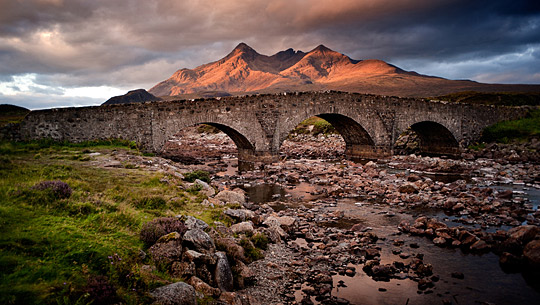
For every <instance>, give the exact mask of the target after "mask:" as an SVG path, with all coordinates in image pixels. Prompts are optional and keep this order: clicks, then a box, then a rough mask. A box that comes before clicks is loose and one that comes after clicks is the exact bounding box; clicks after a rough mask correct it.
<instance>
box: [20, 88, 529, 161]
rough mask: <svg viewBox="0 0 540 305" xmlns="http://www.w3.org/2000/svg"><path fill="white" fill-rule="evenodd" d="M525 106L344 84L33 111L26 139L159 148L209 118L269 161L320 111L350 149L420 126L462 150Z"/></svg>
mask: <svg viewBox="0 0 540 305" xmlns="http://www.w3.org/2000/svg"><path fill="white" fill-rule="evenodd" d="M526 112H527V110H526V109H524V108H516V107H494V106H483V105H470V104H459V103H449V102H441V101H427V100H424V99H417V98H399V97H388V96H376V95H365V94H356V93H344V92H333V91H331V92H298V93H282V94H268V95H252V96H239V97H226V98H220V99H219V98H218V99H198V100H182V101H169V102H147V103H140V104H121V105H110V106H94V107H80V108H59V109H48V110H38V111H32V112H31V113H30V114H29V115H28V116H27V117H26V118H25V119H24V120H23V122H22V123H21V135H22V137H23V138H25V139H42V138H52V139H54V140H68V141H73V142H79V141H86V140H93V139H110V138H122V139H127V140H133V141H136V142H137V143H139V145H141V146H142V147H143V149H144V150H145V151H150V152H155V153H159V152H160V151H161V150H162V148H163V147H164V144H165V143H166V141H167V140H168V139H170V138H171V137H172V136H173V135H174V134H176V133H178V132H179V131H181V130H182V129H183V128H186V127H189V126H194V125H197V124H203V123H204V124H209V125H212V126H215V127H217V128H219V129H220V130H222V131H224V132H225V133H226V134H227V135H229V136H230V137H231V139H232V140H233V141H234V143H236V146H237V147H238V159H239V161H240V162H246V163H248V164H249V163H257V162H262V163H268V162H272V161H275V160H276V159H277V158H278V156H279V149H280V146H281V144H282V143H283V141H284V140H285V139H286V137H287V135H288V134H289V132H290V131H291V130H293V129H294V128H295V127H296V126H297V125H298V124H299V123H300V122H302V121H303V120H305V119H307V118H310V117H312V116H318V117H321V118H323V119H325V120H327V121H328V122H330V123H331V124H332V125H333V126H334V127H335V129H336V130H337V131H338V132H339V133H340V134H341V135H342V136H343V139H344V140H345V143H346V155H347V156H348V157H351V158H368V159H373V158H378V157H382V156H388V155H391V154H393V153H394V144H395V142H396V140H397V138H398V136H399V135H400V134H401V133H403V132H404V131H405V130H407V129H408V128H409V127H410V128H412V129H413V130H414V131H416V133H417V134H418V135H419V138H420V142H421V143H420V146H421V150H422V151H423V152H426V153H433V154H456V153H459V151H460V148H461V147H465V146H467V145H468V144H469V143H471V142H473V141H476V140H478V139H479V137H480V136H481V132H482V129H483V128H485V127H486V126H489V125H492V124H494V123H496V122H499V121H502V120H508V119H514V118H518V117H521V116H524V115H525V113H526Z"/></svg>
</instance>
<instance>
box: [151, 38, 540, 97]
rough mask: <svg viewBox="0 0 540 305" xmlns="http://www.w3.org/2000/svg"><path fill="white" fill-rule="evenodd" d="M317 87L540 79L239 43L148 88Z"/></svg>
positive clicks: (395, 91) (442, 87) (436, 87)
mask: <svg viewBox="0 0 540 305" xmlns="http://www.w3.org/2000/svg"><path fill="white" fill-rule="evenodd" d="M318 90H339V91H348V92H359V93H372V94H380V95H395V96H404V97H408V96H412V97H428V96H440V95H445V94H450V93H455V92H460V91H479V92H540V85H501V84H482V83H478V82H474V81H470V80H448V79H444V78H441V77H434V76H427V75H421V74H418V73H416V72H411V71H405V70H403V69H400V68H398V67H396V66H393V65H391V64H388V63H386V62H384V61H382V60H377V59H367V60H354V59H351V58H349V57H348V56H346V55H343V54H341V53H339V52H336V51H333V50H331V49H329V48H327V47H325V46H323V45H320V46H318V47H316V48H315V49H313V50H311V51H309V52H307V53H304V52H302V51H294V50H293V49H288V50H285V51H281V52H278V53H276V54H274V55H272V56H266V55H261V54H259V53H257V51H255V50H254V49H252V48H251V47H249V46H248V45H247V44H245V43H240V44H239V45H238V46H237V47H236V48H235V49H234V50H233V51H232V52H231V53H229V54H228V55H227V56H225V57H224V58H222V59H220V60H218V61H215V62H211V63H208V64H205V65H201V66H199V67H197V68H195V69H180V70H178V71H176V72H175V73H174V74H173V75H172V76H171V77H170V78H168V79H167V80H164V81H162V82H160V83H158V84H157V85H155V86H154V87H153V88H152V89H150V90H149V92H150V93H151V94H153V95H155V96H160V97H162V96H163V97H164V96H178V95H181V96H182V97H186V96H200V93H202V92H225V93H228V94H231V95H238V94H246V93H275V92H284V91H318ZM202 97H204V96H202Z"/></svg>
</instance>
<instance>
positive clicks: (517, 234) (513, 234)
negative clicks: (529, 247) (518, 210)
mask: <svg viewBox="0 0 540 305" xmlns="http://www.w3.org/2000/svg"><path fill="white" fill-rule="evenodd" d="M538 233H540V228H539V227H538V226H533V225H526V226H519V227H515V228H512V229H510V230H509V231H508V235H509V236H510V238H513V239H516V240H517V241H519V242H521V244H523V245H525V244H527V243H528V242H530V241H531V240H533V239H534V238H535V237H536V235H537V234H538Z"/></svg>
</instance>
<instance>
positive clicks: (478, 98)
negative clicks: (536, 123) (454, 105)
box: [432, 91, 540, 106]
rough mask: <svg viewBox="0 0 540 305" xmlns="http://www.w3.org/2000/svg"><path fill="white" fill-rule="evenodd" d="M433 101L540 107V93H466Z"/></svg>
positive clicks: (458, 93) (450, 95) (439, 97)
mask: <svg viewBox="0 0 540 305" xmlns="http://www.w3.org/2000/svg"><path fill="white" fill-rule="evenodd" d="M432 99H437V100H443V101H450V102H458V103H468V104H482V105H498V106H524V105H531V106H540V92H530V93H514V92H493V93H486V92H474V91H465V92H457V93H451V94H447V95H443V96H438V97H435V98H432Z"/></svg>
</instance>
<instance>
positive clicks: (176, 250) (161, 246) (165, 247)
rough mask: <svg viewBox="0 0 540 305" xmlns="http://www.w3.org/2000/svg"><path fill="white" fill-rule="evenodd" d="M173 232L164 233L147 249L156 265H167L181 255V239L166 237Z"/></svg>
mask: <svg viewBox="0 0 540 305" xmlns="http://www.w3.org/2000/svg"><path fill="white" fill-rule="evenodd" d="M174 233H176V232H173V233H170V234H167V235H164V236H163V237H161V238H160V239H159V240H158V242H157V243H155V244H154V245H153V246H152V247H150V249H149V250H148V251H149V252H150V255H151V256H152V259H153V260H154V261H155V262H156V264H157V265H168V264H170V263H172V262H173V261H175V260H178V259H180V258H181V257H182V239H180V238H178V239H175V238H172V239H168V238H167V237H169V236H170V235H174ZM176 234H178V233H176ZM179 236H180V234H178V237H179Z"/></svg>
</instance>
